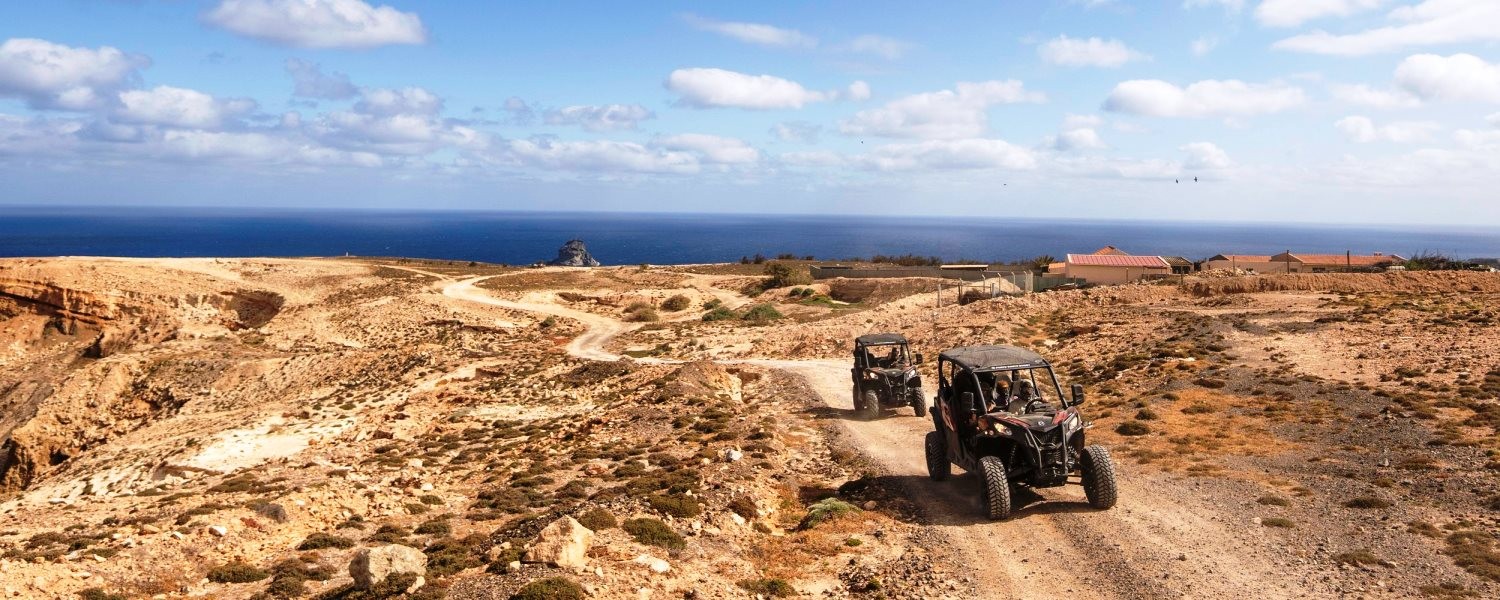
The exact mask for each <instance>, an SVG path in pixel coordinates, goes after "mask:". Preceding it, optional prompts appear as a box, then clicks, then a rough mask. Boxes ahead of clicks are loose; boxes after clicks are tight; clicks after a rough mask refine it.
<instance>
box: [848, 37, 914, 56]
mask: <svg viewBox="0 0 1500 600" xmlns="http://www.w3.org/2000/svg"><path fill="white" fill-rule="evenodd" d="M847 47H848V49H849V51H850V52H858V53H860V54H872V55H875V56H879V57H881V58H884V59H886V60H896V59H898V58H901V57H902V56H903V55H905V54H906V51H907V50H910V49H911V47H912V45H911V44H909V43H907V42H903V41H901V40H898V39H894V38H888V37H885V36H880V35H871V34H865V35H861V36H858V37H855V38H854V39H852V40H849V44H848V46H847Z"/></svg>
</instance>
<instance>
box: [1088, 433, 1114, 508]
mask: <svg viewBox="0 0 1500 600" xmlns="http://www.w3.org/2000/svg"><path fill="white" fill-rule="evenodd" d="M1079 458H1080V459H1081V460H1080V461H1079V469H1080V470H1082V471H1083V495H1085V496H1087V497H1088V499H1089V506H1092V507H1094V508H1097V509H1099V510H1104V509H1107V508H1111V507H1113V506H1114V505H1115V501H1116V499H1117V495H1116V493H1115V463H1114V461H1113V460H1111V459H1110V457H1109V449H1108V448H1105V447H1104V446H1089V447H1087V448H1084V449H1083V456H1080V457H1079Z"/></svg>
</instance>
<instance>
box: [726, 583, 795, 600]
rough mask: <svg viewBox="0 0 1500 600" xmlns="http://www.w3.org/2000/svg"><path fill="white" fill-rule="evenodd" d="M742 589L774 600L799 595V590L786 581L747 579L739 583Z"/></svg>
mask: <svg viewBox="0 0 1500 600" xmlns="http://www.w3.org/2000/svg"><path fill="white" fill-rule="evenodd" d="M738 585H739V586H740V588H742V589H744V590H745V591H747V592H750V593H752V594H759V595H762V596H770V597H773V598H787V597H790V596H795V595H797V589H796V588H793V587H792V584H790V583H787V582H786V580H785V579H745V580H742V581H740V582H739V584H738Z"/></svg>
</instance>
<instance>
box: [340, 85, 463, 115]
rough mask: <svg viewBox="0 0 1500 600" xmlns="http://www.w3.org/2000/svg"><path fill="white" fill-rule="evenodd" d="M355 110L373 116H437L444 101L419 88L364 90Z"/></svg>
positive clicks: (355, 105)
mask: <svg viewBox="0 0 1500 600" xmlns="http://www.w3.org/2000/svg"><path fill="white" fill-rule="evenodd" d="M354 110H356V111H358V112H362V113H367V114H371V115H382V116H389V115H398V114H417V115H435V114H437V113H439V112H442V110H443V99H442V98H439V97H438V96H437V94H434V93H432V92H429V91H427V90H425V89H422V88H419V87H406V88H401V89H388V88H375V89H368V90H364V92H363V93H361V94H360V99H359V102H356V103H355V104H354Z"/></svg>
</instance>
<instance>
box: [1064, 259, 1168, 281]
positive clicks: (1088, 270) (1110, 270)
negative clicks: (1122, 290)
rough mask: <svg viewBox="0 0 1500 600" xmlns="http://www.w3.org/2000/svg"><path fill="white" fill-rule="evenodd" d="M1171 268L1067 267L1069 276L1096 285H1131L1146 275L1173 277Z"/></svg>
mask: <svg viewBox="0 0 1500 600" xmlns="http://www.w3.org/2000/svg"><path fill="white" fill-rule="evenodd" d="M1171 274H1172V269H1171V268H1170V267H1166V266H1161V267H1106V266H1096V265H1074V264H1070V265H1068V266H1067V276H1068V277H1074V278H1078V279H1083V280H1085V281H1088V282H1089V283H1092V284H1096V285H1115V284H1120V283H1130V282H1133V281H1136V280H1139V279H1140V278H1141V277H1144V276H1146V275H1171Z"/></svg>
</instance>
